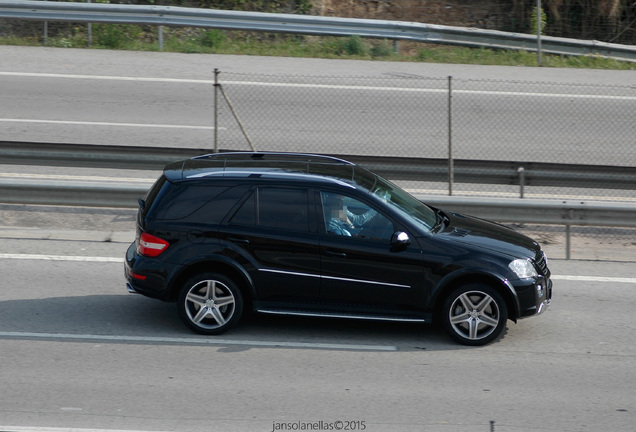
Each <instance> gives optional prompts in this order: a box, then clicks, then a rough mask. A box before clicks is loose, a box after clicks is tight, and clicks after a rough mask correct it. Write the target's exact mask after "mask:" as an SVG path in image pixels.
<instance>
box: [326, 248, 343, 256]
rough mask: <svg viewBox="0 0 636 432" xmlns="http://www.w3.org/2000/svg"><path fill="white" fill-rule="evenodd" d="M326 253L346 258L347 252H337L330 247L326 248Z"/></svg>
mask: <svg viewBox="0 0 636 432" xmlns="http://www.w3.org/2000/svg"><path fill="white" fill-rule="evenodd" d="M325 255H329V256H332V257H336V258H346V257H347V254H346V253H344V252H336V251H332V250H329V249H325Z"/></svg>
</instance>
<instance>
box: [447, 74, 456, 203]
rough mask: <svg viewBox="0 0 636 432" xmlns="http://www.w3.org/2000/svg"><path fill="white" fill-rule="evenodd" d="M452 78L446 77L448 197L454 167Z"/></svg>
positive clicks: (452, 182)
mask: <svg viewBox="0 0 636 432" xmlns="http://www.w3.org/2000/svg"><path fill="white" fill-rule="evenodd" d="M452 101H453V77H452V76H449V77H448V195H449V196H451V195H453V184H454V183H455V166H454V163H453V104H452Z"/></svg>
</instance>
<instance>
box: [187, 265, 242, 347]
mask: <svg viewBox="0 0 636 432" xmlns="http://www.w3.org/2000/svg"><path fill="white" fill-rule="evenodd" d="M177 309H178V310H179V317H180V318H181V320H182V321H183V323H184V324H185V325H186V326H188V327H189V328H190V329H192V330H194V331H195V332H197V333H200V334H204V335H217V334H221V333H223V332H225V331H227V330H229V329H230V328H231V327H232V326H234V325H235V324H236V323H237V322H238V321H239V320H240V319H241V315H242V314H243V296H242V295H241V291H240V290H239V289H238V287H237V285H236V284H235V283H234V282H233V281H232V279H230V278H228V277H226V276H224V275H221V274H217V273H202V274H199V275H196V276H194V277H192V278H190V279H189V280H188V281H187V282H186V283H185V284H184V286H183V288H182V289H181V291H180V292H179V297H178V298H177Z"/></svg>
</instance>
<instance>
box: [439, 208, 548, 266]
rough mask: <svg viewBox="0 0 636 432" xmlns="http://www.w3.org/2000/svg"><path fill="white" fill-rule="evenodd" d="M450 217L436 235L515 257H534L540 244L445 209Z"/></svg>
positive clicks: (498, 226) (483, 221) (492, 224)
mask: <svg viewBox="0 0 636 432" xmlns="http://www.w3.org/2000/svg"><path fill="white" fill-rule="evenodd" d="M444 214H445V215H446V216H447V217H448V219H449V220H450V221H449V223H448V224H447V225H446V226H445V228H444V230H443V231H441V232H439V233H438V234H437V236H439V238H443V239H446V240H448V241H452V242H455V243H463V244H466V245H471V246H475V247H477V248H479V249H488V250H490V251H493V252H499V253H505V254H508V255H510V256H512V257H514V258H535V257H536V255H537V253H539V251H540V250H541V247H540V246H539V244H538V243H537V242H535V241H534V240H532V239H531V238H529V237H527V236H525V235H523V234H520V233H518V232H516V231H514V230H512V229H510V228H507V227H505V226H503V225H499V224H497V223H494V222H490V221H487V220H484V219H479V218H476V217H473V216H467V215H463V214H459V213H452V212H444Z"/></svg>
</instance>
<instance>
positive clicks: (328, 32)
mask: <svg viewBox="0 0 636 432" xmlns="http://www.w3.org/2000/svg"><path fill="white" fill-rule="evenodd" d="M0 17H3V18H13V19H26V20H39V21H67V22H84V23H124V24H148V25H156V26H180V27H207V28H218V29H226V30H248V31H263V32H276V33H295V34H305V35H318V36H352V35H357V36H361V37H370V38H381V39H392V40H409V41H416V42H427V43H438V44H449V45H461V46H468V47H484V48H493V49H509V50H525V51H533V52H536V51H537V48H538V43H537V42H538V41H537V37H536V36H534V35H528V34H521V33H509V32H502V31H496V30H482V29H476V28H465V27H453V26H442V25H433V24H423V23H414V22H402V21H386V20H370V19H355V18H337V17H336V18H334V17H320V16H309V15H292V14H272V13H259V12H239V11H225V10H214V9H193V8H183V7H172V6H140V5H120V4H102V3H71V2H46V1H31V0H0ZM541 51H542V52H546V53H550V54H559V55H590V54H591V55H600V56H604V57H612V58H615V59H617V60H623V61H636V47H634V46H630V45H621V44H613V43H606V42H599V41H582V40H576V39H567V38H557V37H550V36H542V37H541Z"/></svg>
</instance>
